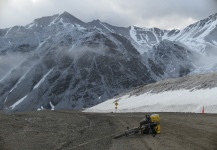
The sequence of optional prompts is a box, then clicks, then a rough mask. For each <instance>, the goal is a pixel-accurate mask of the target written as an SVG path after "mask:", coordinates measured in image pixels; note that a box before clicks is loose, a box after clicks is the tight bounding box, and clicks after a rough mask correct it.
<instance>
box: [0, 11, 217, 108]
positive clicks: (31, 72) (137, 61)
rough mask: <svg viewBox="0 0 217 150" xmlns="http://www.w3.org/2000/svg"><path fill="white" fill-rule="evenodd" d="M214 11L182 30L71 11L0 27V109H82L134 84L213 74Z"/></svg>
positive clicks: (216, 38)
mask: <svg viewBox="0 0 217 150" xmlns="http://www.w3.org/2000/svg"><path fill="white" fill-rule="evenodd" d="M216 58H217V14H214V15H211V16H209V17H208V18H206V19H204V20H201V21H198V22H196V23H194V24H192V25H190V26H188V27H186V28H185V29H183V30H175V29H174V30H161V29H158V28H150V29H148V28H139V27H135V26H131V27H128V28H124V27H115V26H112V25H109V24H108V23H104V22H101V21H99V20H94V21H92V22H88V23H85V22H83V21H81V20H79V19H77V18H75V17H74V16H72V15H71V14H69V13H67V12H64V13H62V14H60V15H54V16H49V17H43V18H39V19H36V20H34V21H33V22H32V23H30V24H28V25H26V26H14V27H11V28H8V29H0V109H1V110H4V111H29V110H41V109H56V110H58V109H81V108H86V107H90V106H94V105H96V104H98V103H101V102H103V101H105V100H107V99H109V98H112V97H114V96H116V95H118V94H120V93H122V92H126V91H128V90H131V89H133V88H134V87H137V86H140V85H144V84H149V83H153V82H156V81H159V80H164V79H168V78H177V77H181V76H185V75H187V74H195V73H206V72H214V71H216V70H217V67H216V66H217V59H216Z"/></svg>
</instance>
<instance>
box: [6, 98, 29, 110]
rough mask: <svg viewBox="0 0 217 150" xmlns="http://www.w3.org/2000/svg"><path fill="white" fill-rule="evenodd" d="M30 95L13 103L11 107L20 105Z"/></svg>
mask: <svg viewBox="0 0 217 150" xmlns="http://www.w3.org/2000/svg"><path fill="white" fill-rule="evenodd" d="M27 96H28V95H26V96H24V97H23V98H21V99H20V100H18V101H17V102H16V103H14V104H13V105H11V106H10V107H11V109H14V108H15V107H16V106H17V105H19V104H20V103H21V102H22V101H24V100H25V99H26V97H27Z"/></svg>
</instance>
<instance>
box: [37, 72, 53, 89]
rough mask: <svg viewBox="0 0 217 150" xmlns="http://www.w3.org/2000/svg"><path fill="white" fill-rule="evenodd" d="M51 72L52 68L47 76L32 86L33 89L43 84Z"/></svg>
mask: <svg viewBox="0 0 217 150" xmlns="http://www.w3.org/2000/svg"><path fill="white" fill-rule="evenodd" d="M51 71H53V68H52V69H51V70H50V71H48V72H47V74H45V75H44V76H43V78H42V79H41V80H40V81H39V82H38V83H37V84H36V85H35V86H34V88H33V89H36V88H38V87H39V86H40V85H41V84H42V83H43V82H44V80H45V79H46V77H47V76H48V75H49V74H50V73H51Z"/></svg>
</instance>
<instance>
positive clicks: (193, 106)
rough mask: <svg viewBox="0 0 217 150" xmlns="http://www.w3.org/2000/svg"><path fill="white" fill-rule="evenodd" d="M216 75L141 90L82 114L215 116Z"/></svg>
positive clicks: (191, 78) (156, 84)
mask: <svg viewBox="0 0 217 150" xmlns="http://www.w3.org/2000/svg"><path fill="white" fill-rule="evenodd" d="M216 77H217V73H212V74H206V75H195V76H191V77H184V78H180V79H176V80H175V79H170V80H166V81H161V82H158V83H155V84H150V85H146V86H143V87H140V88H138V89H136V90H134V91H133V92H130V93H127V94H125V95H124V96H121V97H119V98H113V99H110V100H108V101H106V102H104V103H101V104H99V105H96V106H94V107H91V108H89V109H86V110H85V112H114V111H115V104H114V102H115V101H116V100H118V104H119V105H118V109H117V112H192V113H201V112H202V108H203V106H204V108H205V113H217V84H216V82H217V80H216Z"/></svg>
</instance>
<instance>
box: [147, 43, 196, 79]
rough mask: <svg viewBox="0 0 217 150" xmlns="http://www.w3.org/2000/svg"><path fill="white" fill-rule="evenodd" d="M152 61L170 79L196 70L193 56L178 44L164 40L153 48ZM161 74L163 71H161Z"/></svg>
mask: <svg viewBox="0 0 217 150" xmlns="http://www.w3.org/2000/svg"><path fill="white" fill-rule="evenodd" d="M151 55H152V56H151V58H152V60H153V61H154V62H155V63H156V64H159V65H160V66H161V68H162V70H164V72H166V73H167V74H168V75H169V76H170V77H182V76H184V75H187V74H188V73H189V72H190V70H193V69H194V66H193V64H192V59H191V58H193V54H192V53H191V52H190V51H189V50H188V49H186V48H185V47H182V46H180V45H179V44H178V43H177V42H171V41H167V40H163V41H162V42H160V43H159V44H158V45H157V46H154V47H153V50H152V54H151ZM159 71H160V72H161V73H162V71H161V69H160V70H159Z"/></svg>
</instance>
